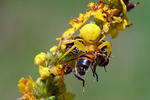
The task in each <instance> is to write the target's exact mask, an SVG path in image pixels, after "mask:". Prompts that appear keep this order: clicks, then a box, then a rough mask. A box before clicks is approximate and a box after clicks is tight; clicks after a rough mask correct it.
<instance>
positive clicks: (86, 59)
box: [76, 54, 93, 75]
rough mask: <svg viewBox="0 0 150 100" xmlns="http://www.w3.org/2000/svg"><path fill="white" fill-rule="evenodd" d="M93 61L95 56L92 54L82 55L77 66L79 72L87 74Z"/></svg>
mask: <svg viewBox="0 0 150 100" xmlns="http://www.w3.org/2000/svg"><path fill="white" fill-rule="evenodd" d="M92 62H93V56H92V55H87V54H86V55H82V56H80V57H79V58H78V60H77V65H76V68H77V70H78V73H79V74H80V75H85V73H86V71H87V69H88V68H89V66H90V65H91V63H92Z"/></svg>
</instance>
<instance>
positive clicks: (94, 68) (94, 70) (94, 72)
mask: <svg viewBox="0 0 150 100" xmlns="http://www.w3.org/2000/svg"><path fill="white" fill-rule="evenodd" d="M96 65H97V64H94V65H93V66H91V69H92V72H93V77H94V78H95V76H96V78H95V80H96V81H97V82H98V75H97V73H96ZM92 67H93V68H92Z"/></svg>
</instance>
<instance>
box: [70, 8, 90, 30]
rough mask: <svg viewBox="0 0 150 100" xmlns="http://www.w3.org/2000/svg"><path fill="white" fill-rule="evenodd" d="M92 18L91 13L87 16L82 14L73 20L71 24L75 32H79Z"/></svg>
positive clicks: (87, 13)
mask: <svg viewBox="0 0 150 100" xmlns="http://www.w3.org/2000/svg"><path fill="white" fill-rule="evenodd" d="M90 16H91V12H90V11H89V12H86V13H85V14H82V13H80V14H79V17H78V18H75V19H72V20H71V21H70V22H69V24H71V25H72V27H73V28H74V31H77V30H78V29H79V28H80V27H81V26H82V25H83V24H84V23H85V22H86V21H87V20H88V19H89V18H90Z"/></svg>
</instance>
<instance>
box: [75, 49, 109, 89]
mask: <svg viewBox="0 0 150 100" xmlns="http://www.w3.org/2000/svg"><path fill="white" fill-rule="evenodd" d="M106 57H107V52H103V51H95V52H93V53H86V54H83V55H80V56H79V57H78V59H77V60H76V66H75V70H74V71H73V74H74V76H75V77H76V78H77V79H79V80H81V81H82V83H83V88H84V87H85V81H84V79H83V78H81V77H80V76H84V75H85V74H86V72H87V71H88V69H89V67H90V68H91V70H92V73H93V77H94V78H96V81H98V75H97V73H96V66H97V65H98V66H100V67H104V69H105V67H106V66H107V65H108V63H109V59H107V61H106V60H105V59H106ZM105 71H106V69H105ZM78 74H79V75H78Z"/></svg>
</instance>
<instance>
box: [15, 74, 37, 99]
mask: <svg viewBox="0 0 150 100" xmlns="http://www.w3.org/2000/svg"><path fill="white" fill-rule="evenodd" d="M34 87H35V83H34V81H33V80H32V77H31V76H29V78H28V79H25V78H21V79H20V80H19V83H18V88H19V90H20V92H21V93H22V94H24V96H23V97H22V100H35V97H34V96H33V95H32V88H34Z"/></svg>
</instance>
